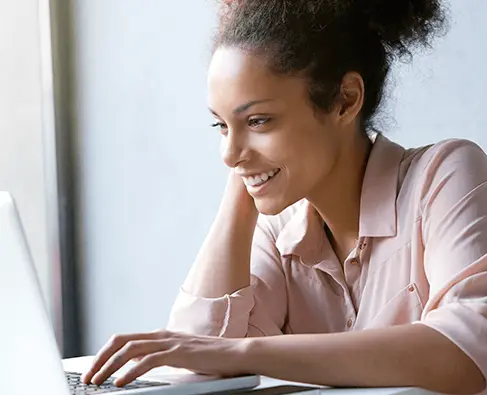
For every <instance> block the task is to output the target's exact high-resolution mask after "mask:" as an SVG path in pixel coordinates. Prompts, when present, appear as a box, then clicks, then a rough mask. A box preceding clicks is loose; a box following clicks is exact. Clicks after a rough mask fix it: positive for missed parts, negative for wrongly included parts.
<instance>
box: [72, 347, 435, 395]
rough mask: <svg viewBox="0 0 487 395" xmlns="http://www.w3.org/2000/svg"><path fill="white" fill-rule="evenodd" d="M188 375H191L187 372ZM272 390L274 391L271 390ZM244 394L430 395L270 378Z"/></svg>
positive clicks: (159, 376)
mask: <svg viewBox="0 0 487 395" xmlns="http://www.w3.org/2000/svg"><path fill="white" fill-rule="evenodd" d="M92 360H93V357H92V356H87V357H78V358H70V359H64V360H63V367H64V370H66V371H71V372H85V371H86V370H88V368H89V367H90V366H91V361H92ZM129 367H130V364H129V365H127V366H125V367H124V368H122V369H120V370H119V371H118V372H117V374H115V375H114V376H117V375H120V374H123V372H124V371H126V369H128V368H129ZM181 372H184V373H186V371H182V370H181V369H172V368H168V367H161V368H156V369H153V370H151V371H150V372H148V373H146V374H145V375H143V376H142V377H141V378H142V379H148V380H157V381H164V378H166V379H167V376H168V374H175V373H177V374H180V373H181ZM187 373H188V374H192V373H190V372H187ZM272 389H274V390H272ZM245 393H246V394H250V393H255V395H257V394H262V395H266V394H276V393H281V394H291V393H292V394H299V393H303V394H307V395H313V394H325V395H372V394H373V395H432V394H433V393H432V392H429V391H425V390H422V389H417V388H327V387H316V386H310V385H308V384H302V383H295V382H289V381H283V380H276V379H272V378H270V377H261V384H260V385H259V386H258V387H256V388H255V389H254V390H252V391H250V392H245Z"/></svg>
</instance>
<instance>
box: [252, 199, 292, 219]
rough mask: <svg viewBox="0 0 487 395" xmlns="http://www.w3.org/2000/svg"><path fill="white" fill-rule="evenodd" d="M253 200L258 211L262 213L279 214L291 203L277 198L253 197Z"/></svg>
mask: <svg viewBox="0 0 487 395" xmlns="http://www.w3.org/2000/svg"><path fill="white" fill-rule="evenodd" d="M254 202H255V207H256V208H257V210H258V211H259V213H260V214H264V215H277V214H280V213H281V212H283V211H284V210H285V209H286V208H288V207H289V206H290V205H291V204H292V203H291V204H289V203H285V202H283V201H278V200H277V199H254Z"/></svg>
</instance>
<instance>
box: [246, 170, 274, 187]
mask: <svg viewBox="0 0 487 395" xmlns="http://www.w3.org/2000/svg"><path fill="white" fill-rule="evenodd" d="M278 171H279V169H274V170H270V171H268V172H267V173H262V174H257V175H255V176H251V177H243V179H244V182H245V184H246V185H249V186H252V187H253V186H256V185H259V184H262V183H263V182H266V181H267V180H269V179H270V178H272V177H274V175H275V174H276V173H277V172H278Z"/></svg>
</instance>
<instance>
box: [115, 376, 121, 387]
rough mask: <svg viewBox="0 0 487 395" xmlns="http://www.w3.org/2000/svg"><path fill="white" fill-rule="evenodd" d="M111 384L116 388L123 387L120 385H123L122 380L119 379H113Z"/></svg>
mask: <svg viewBox="0 0 487 395" xmlns="http://www.w3.org/2000/svg"><path fill="white" fill-rule="evenodd" d="M113 384H114V385H115V386H117V387H123V385H122V384H123V380H122V379H121V378H118V379H115V380H114V381H113Z"/></svg>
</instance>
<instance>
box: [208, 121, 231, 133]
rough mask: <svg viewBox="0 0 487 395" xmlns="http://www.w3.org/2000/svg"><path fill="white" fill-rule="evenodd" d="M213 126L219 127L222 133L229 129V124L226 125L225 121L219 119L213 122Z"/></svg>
mask: <svg viewBox="0 0 487 395" xmlns="http://www.w3.org/2000/svg"><path fill="white" fill-rule="evenodd" d="M211 127H212V128H218V129H219V130H220V132H221V133H223V132H224V131H225V130H226V129H227V125H225V124H224V123H223V122H219V121H216V122H213V123H212V124H211Z"/></svg>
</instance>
